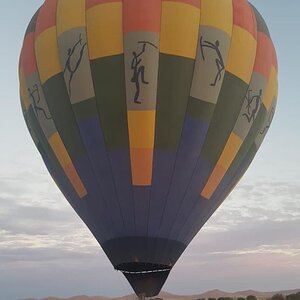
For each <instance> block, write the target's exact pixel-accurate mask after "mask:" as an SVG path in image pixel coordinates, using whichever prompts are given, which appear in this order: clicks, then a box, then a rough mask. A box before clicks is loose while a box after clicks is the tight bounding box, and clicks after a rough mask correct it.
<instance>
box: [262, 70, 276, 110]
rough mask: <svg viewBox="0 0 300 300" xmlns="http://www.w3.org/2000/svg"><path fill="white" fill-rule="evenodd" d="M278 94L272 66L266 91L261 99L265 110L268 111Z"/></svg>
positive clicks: (274, 71)
mask: <svg viewBox="0 0 300 300" xmlns="http://www.w3.org/2000/svg"><path fill="white" fill-rule="evenodd" d="M277 93H278V78H277V71H276V69H275V68H274V66H272V67H271V72H270V77H269V82H268V85H267V89H266V92H265V96H264V99H263V104H264V106H265V107H266V109H267V110H269V108H270V106H271V104H272V101H273V99H274V97H277Z"/></svg>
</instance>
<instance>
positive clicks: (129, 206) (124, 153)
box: [108, 149, 135, 236]
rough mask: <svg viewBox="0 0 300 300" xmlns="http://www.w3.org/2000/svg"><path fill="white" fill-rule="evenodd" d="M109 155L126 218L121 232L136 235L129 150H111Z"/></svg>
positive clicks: (122, 210)
mask: <svg viewBox="0 0 300 300" xmlns="http://www.w3.org/2000/svg"><path fill="white" fill-rule="evenodd" d="M108 155H109V157H110V163H111V167H112V172H113V176H114V181H115V186H116V191H117V196H118V201H119V205H120V208H121V212H122V216H123V218H124V226H123V227H122V228H121V231H120V232H121V234H122V236H133V235H135V214H134V202H133V192H132V185H131V172H130V170H131V168H130V156H129V150H128V149H124V150H110V151H109V152H108Z"/></svg>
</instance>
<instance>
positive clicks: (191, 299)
mask: <svg viewBox="0 0 300 300" xmlns="http://www.w3.org/2000/svg"><path fill="white" fill-rule="evenodd" d="M298 292H300V289H295V290H284V291H273V292H259V291H254V290H247V291H238V292H225V291H220V290H211V291H207V292H205V293H202V294H196V295H174V294H170V293H167V292H161V293H160V294H159V295H158V296H156V297H155V298H154V299H157V298H160V299H166V300H196V299H200V298H202V299H203V298H206V299H208V298H219V297H230V298H233V299H237V298H238V297H243V298H245V297H247V296H248V295H253V296H256V297H257V299H267V298H271V297H272V296H273V295H275V294H282V295H284V296H286V295H289V294H294V293H298ZM136 298H137V297H136V296H135V295H134V294H131V295H126V296H123V297H118V298H108V297H103V296H94V297H88V296H83V295H82V296H74V297H71V298H55V297H48V298H43V299H35V298H29V299H22V300H134V299H136ZM154 299H153V300H154Z"/></svg>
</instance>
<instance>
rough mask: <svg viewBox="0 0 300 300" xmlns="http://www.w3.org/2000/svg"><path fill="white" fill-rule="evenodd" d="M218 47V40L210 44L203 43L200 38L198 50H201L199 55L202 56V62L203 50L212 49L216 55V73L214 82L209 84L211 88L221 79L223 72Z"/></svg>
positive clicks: (223, 68)
mask: <svg viewBox="0 0 300 300" xmlns="http://www.w3.org/2000/svg"><path fill="white" fill-rule="evenodd" d="M219 47H220V42H219V41H218V40H216V42H215V43H211V42H209V41H203V36H201V38H200V48H201V54H202V58H203V60H205V56H204V48H209V49H213V50H215V52H216V54H217V58H216V59H215V62H216V66H217V69H218V73H217V75H216V77H215V80H214V82H213V83H211V84H210V85H211V86H215V85H216V84H217V82H218V81H220V80H221V79H222V72H223V70H225V64H224V60H223V57H222V54H221V51H220V49H219Z"/></svg>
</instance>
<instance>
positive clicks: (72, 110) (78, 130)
mask: <svg viewBox="0 0 300 300" xmlns="http://www.w3.org/2000/svg"><path fill="white" fill-rule="evenodd" d="M59 1H60V0H57V6H56V15H55V17H56V25H55V32H56V46H57V53H58V62H59V65H60V67H61V70H63V66H62V64H61V59H60V48H59V43H58V37H59V36H58V31H57V21H58V15H57V14H58V3H59ZM61 75H62V76H63V80H64V85H65V88H66V90H67V86H66V82H65V79H64V74H63V73H62V74H61ZM67 95H68V97H69V101H70V107H71V111H70V113H71V114H73V117H74V121H75V124H76V129H77V132H78V136H79V139H80V141H81V144H82V146H83V148H84V149H85V154H86V157H87V159H88V161H89V167H90V169H91V171H92V173H93V174H94V175H96V174H95V172H94V169H93V167H92V163H91V160H90V157H89V155H88V151H87V150H86V147H85V144H84V142H83V140H82V137H81V133H80V129H79V125H78V123H77V118H76V115H75V113H74V109H73V105H72V103H71V99H70V95H69V93H68V91H67ZM53 121H54V119H53ZM76 129H75V130H76ZM70 159H71V161H72V158H71V156H70ZM73 165H74V168H75V169H76V166H75V164H73ZM77 173H78V171H77ZM78 176H79V177H80V175H79V173H78ZM95 177H96V176H95ZM96 182H97V180H96ZM97 190H98V191H99V192H100V195H99V196H100V197H101V198H100V197H99V198H100V199H101V200H102V201H103V200H104V197H103V195H102V191H101V189H100V188H99V187H97ZM88 194H89V193H88ZM103 202H104V204H105V208H106V209H107V203H106V201H105V200H104V201H103ZM100 231H101V229H100ZM109 231H110V234H111V235H113V234H112V232H111V228H110V229H109ZM105 233H106V232H105ZM103 235H104V236H105V235H108V236H109V233H107V234H104V233H103Z"/></svg>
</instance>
